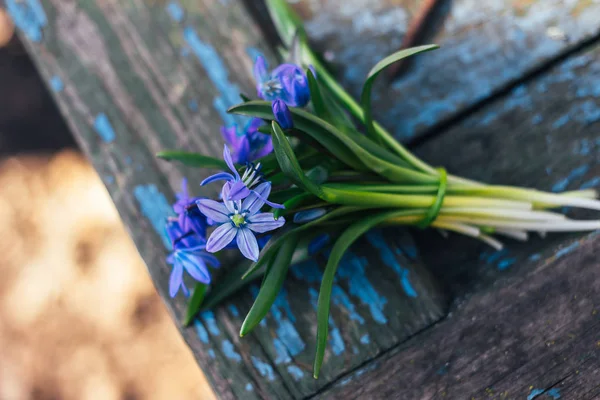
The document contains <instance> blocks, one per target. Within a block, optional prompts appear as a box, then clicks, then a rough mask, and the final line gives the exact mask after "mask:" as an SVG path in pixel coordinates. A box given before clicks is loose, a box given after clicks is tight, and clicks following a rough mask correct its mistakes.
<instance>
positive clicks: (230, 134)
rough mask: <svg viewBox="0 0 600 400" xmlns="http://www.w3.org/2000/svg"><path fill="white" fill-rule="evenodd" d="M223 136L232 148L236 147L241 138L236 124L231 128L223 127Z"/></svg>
mask: <svg viewBox="0 0 600 400" xmlns="http://www.w3.org/2000/svg"><path fill="white" fill-rule="evenodd" d="M221 136H223V139H225V142H226V143H227V144H228V145H230V146H232V147H235V146H236V145H237V142H238V141H239V139H240V136H238V134H237V126H236V125H235V124H234V125H231V126H222V127H221Z"/></svg>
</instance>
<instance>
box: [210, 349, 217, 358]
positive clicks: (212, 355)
mask: <svg viewBox="0 0 600 400" xmlns="http://www.w3.org/2000/svg"><path fill="white" fill-rule="evenodd" d="M208 356H209V357H210V358H213V359H214V358H216V357H217V355H216V354H215V351H214V350H213V349H208Z"/></svg>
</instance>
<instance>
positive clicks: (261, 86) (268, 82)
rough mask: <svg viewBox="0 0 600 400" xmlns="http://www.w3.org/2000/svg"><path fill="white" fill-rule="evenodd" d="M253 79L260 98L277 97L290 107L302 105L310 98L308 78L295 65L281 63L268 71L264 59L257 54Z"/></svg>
mask: <svg viewBox="0 0 600 400" xmlns="http://www.w3.org/2000/svg"><path fill="white" fill-rule="evenodd" d="M254 79H255V80H256V89H257V92H258V97H260V98H261V99H264V100H267V101H273V100H277V99H279V100H282V101H284V102H285V103H286V104H287V105H289V106H290V107H304V106H305V105H306V104H308V101H309V100H310V89H309V87H308V79H307V78H306V75H305V74H304V72H303V71H302V69H301V68H300V67H298V66H297V65H294V64H281V65H280V66H278V67H277V68H275V69H274V70H273V71H272V72H271V73H269V72H268V70H267V63H266V61H265V59H264V58H263V57H261V56H258V57H257V58H256V62H255V63H254Z"/></svg>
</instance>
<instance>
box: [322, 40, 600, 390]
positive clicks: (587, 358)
mask: <svg viewBox="0 0 600 400" xmlns="http://www.w3.org/2000/svg"><path fill="white" fill-rule="evenodd" d="M599 59H600V47H591V48H587V49H585V50H584V51H582V52H581V53H580V54H578V55H577V56H575V57H573V58H571V59H569V60H567V61H565V62H564V63H562V64H561V65H559V66H557V67H556V68H554V69H553V70H551V71H550V72H549V73H548V74H547V75H543V76H540V77H538V78H537V79H534V80H531V81H530V82H528V83H527V84H525V85H523V86H520V87H518V88H516V89H515V90H513V91H512V93H510V94H509V95H507V96H506V97H504V98H501V99H499V100H498V101H496V102H495V103H493V104H490V105H489V106H487V107H485V108H483V109H481V110H479V111H478V112H477V113H475V114H473V115H471V116H470V117H468V118H466V119H465V120H464V121H462V122H461V123H460V124H458V125H457V126H456V127H454V128H453V129H451V130H449V131H448V132H446V133H445V134H444V135H443V136H442V137H440V138H437V139H436V140H434V141H431V142H428V143H426V144H425V145H423V146H421V147H420V148H419V149H418V153H419V154H420V155H421V156H423V157H424V158H425V159H427V160H428V161H431V162H433V163H434V165H437V164H440V163H444V165H446V166H447V167H448V169H449V171H452V172H455V173H459V174H462V175H465V176H468V177H470V178H474V179H480V180H485V181H488V182H495V183H499V184H516V185H527V186H531V187H536V188H540V189H546V190H551V191H552V190H554V191H563V190H576V189H579V188H588V189H589V188H597V187H598V186H599V185H600V180H599V179H598V177H599V176H600V136H599V135H598V127H599V126H600V100H599V99H600V90H599V88H600V86H599V85H600V68H599V67H598V65H599V64H598V60H599ZM448 154H452V157H448ZM565 211H567V212H568V213H571V214H575V216H577V217H580V218H585V217H587V216H594V215H595V216H597V213H587V212H576V213H574V212H573V211H572V210H571V211H569V210H565ZM424 238H425V239H426V240H427V242H428V243H427V244H426V245H425V246H422V253H423V258H424V260H425V262H426V265H427V266H428V267H430V268H432V270H433V273H434V275H435V276H436V277H437V278H438V280H439V281H441V282H445V283H446V284H447V285H448V288H449V289H450V291H451V293H452V296H453V297H455V299H456V303H455V306H454V307H453V309H452V312H451V314H450V316H449V318H448V319H447V320H445V321H443V322H440V323H438V324H436V326H435V327H434V328H432V329H430V330H428V331H427V332H425V333H423V334H421V335H419V337H417V338H414V339H413V340H411V341H410V343H407V344H406V345H403V346H402V348H401V349H399V350H395V351H393V352H392V353H390V354H386V355H385V356H384V357H382V358H381V359H379V360H375V361H374V362H372V363H370V364H369V365H367V366H366V367H365V368H364V369H361V370H359V371H356V372H355V373H353V374H352V375H349V376H347V377H345V378H343V379H342V380H340V381H338V382H337V383H336V385H335V387H334V388H333V389H331V391H327V392H325V393H324V394H323V397H324V398H400V399H437V398H440V399H441V398H471V397H473V398H475V399H483V398H499V399H502V398H507V399H513V398H515V399H520V398H525V397H527V396H529V395H532V393H533V395H535V394H536V393H538V394H540V395H541V394H542V393H546V394H547V395H546V396H547V397H549V396H550V395H551V394H554V393H562V394H563V396H564V397H563V398H568V399H570V398H577V399H579V398H583V399H593V398H595V396H597V395H598V393H599V390H598V389H599V388H598V386H597V385H598V374H600V369H599V368H598V365H600V364H599V363H598V356H599V355H600V347H598V340H599V339H600V338H599V337H598V335H597V331H598V329H597V328H598V322H600V320H599V319H598V318H599V316H598V312H599V311H598V310H597V308H598V305H599V304H600V287H599V286H598V273H599V272H598V267H599V266H600V236H599V235H598V233H597V232H596V233H592V234H588V235H583V236H582V235H577V234H572V235H564V234H560V235H559V234H556V235H550V236H549V237H548V238H546V239H545V240H533V241H531V242H528V243H525V244H517V243H514V242H510V241H508V244H509V245H508V246H507V249H506V250H504V251H501V252H492V251H489V250H486V249H485V248H484V247H483V246H481V245H479V244H477V243H475V242H473V241H471V240H468V239H465V238H458V237H456V236H451V237H450V239H448V240H445V241H441V240H436V238H435V237H434V236H433V235H427V236H426V237H424ZM575 238H579V239H575ZM427 249H436V251H435V253H434V252H428V251H427ZM456 249H460V251H456ZM473 293H474V294H473ZM553 389H558V392H554V391H552V390H553ZM536 390H539V392H536ZM532 398H533V397H532ZM540 398H543V397H540ZM550 398H551V397H550Z"/></svg>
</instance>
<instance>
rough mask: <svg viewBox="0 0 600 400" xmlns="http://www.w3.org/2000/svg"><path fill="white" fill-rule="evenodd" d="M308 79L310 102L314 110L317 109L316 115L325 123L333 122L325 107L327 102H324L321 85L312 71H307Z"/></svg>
mask: <svg viewBox="0 0 600 400" xmlns="http://www.w3.org/2000/svg"><path fill="white" fill-rule="evenodd" d="M306 77H307V78H308V88H309V90H310V100H311V101H312V105H313V108H314V109H315V114H317V116H318V117H319V118H322V119H324V120H325V121H332V118H331V114H330V113H329V110H327V107H326V106H325V102H324V101H323V96H321V90H320V89H319V83H318V82H317V79H316V78H315V76H314V75H313V72H312V71H311V70H310V69H307V70H306Z"/></svg>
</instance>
